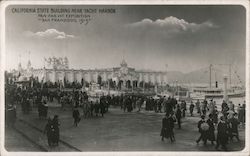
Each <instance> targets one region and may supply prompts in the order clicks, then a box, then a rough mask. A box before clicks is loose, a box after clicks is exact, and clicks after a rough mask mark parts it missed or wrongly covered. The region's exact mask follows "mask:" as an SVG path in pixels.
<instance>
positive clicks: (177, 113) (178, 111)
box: [175, 105, 182, 129]
mask: <svg viewBox="0 0 250 156" xmlns="http://www.w3.org/2000/svg"><path fill="white" fill-rule="evenodd" d="M181 114H182V112H181V108H180V105H177V110H176V113H175V116H176V119H177V123H178V127H179V129H181Z"/></svg>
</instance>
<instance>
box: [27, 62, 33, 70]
mask: <svg viewBox="0 0 250 156" xmlns="http://www.w3.org/2000/svg"><path fill="white" fill-rule="evenodd" d="M31 70H32V67H31V62H30V60H29V61H28V64H27V71H31Z"/></svg>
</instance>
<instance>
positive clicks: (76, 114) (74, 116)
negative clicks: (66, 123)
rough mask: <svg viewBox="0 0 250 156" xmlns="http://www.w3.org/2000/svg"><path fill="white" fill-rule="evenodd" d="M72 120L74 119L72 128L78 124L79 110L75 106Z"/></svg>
mask: <svg viewBox="0 0 250 156" xmlns="http://www.w3.org/2000/svg"><path fill="white" fill-rule="evenodd" d="M73 118H74V126H76V127H77V125H78V123H79V122H80V119H81V118H80V113H79V110H78V109H77V106H75V108H74V110H73Z"/></svg>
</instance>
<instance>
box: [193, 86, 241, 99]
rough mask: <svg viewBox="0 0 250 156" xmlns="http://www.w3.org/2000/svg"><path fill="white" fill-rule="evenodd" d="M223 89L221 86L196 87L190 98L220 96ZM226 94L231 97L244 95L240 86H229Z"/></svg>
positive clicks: (222, 93)
mask: <svg viewBox="0 0 250 156" xmlns="http://www.w3.org/2000/svg"><path fill="white" fill-rule="evenodd" d="M223 95H224V90H223V89H221V88H206V87H196V88H193V89H192V91H191V93H190V97H191V98H192V99H206V98H222V97H223ZM227 96H228V97H229V98H232V97H244V96H245V91H244V90H243V89H241V88H230V89H228V90H227Z"/></svg>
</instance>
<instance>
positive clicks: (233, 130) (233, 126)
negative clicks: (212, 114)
mask: <svg viewBox="0 0 250 156" xmlns="http://www.w3.org/2000/svg"><path fill="white" fill-rule="evenodd" d="M228 122H229V137H230V140H231V141H233V137H236V139H237V140H238V141H240V139H239V132H238V126H239V124H240V122H239V120H238V119H237V113H234V116H233V117H232V118H230V119H228Z"/></svg>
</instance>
